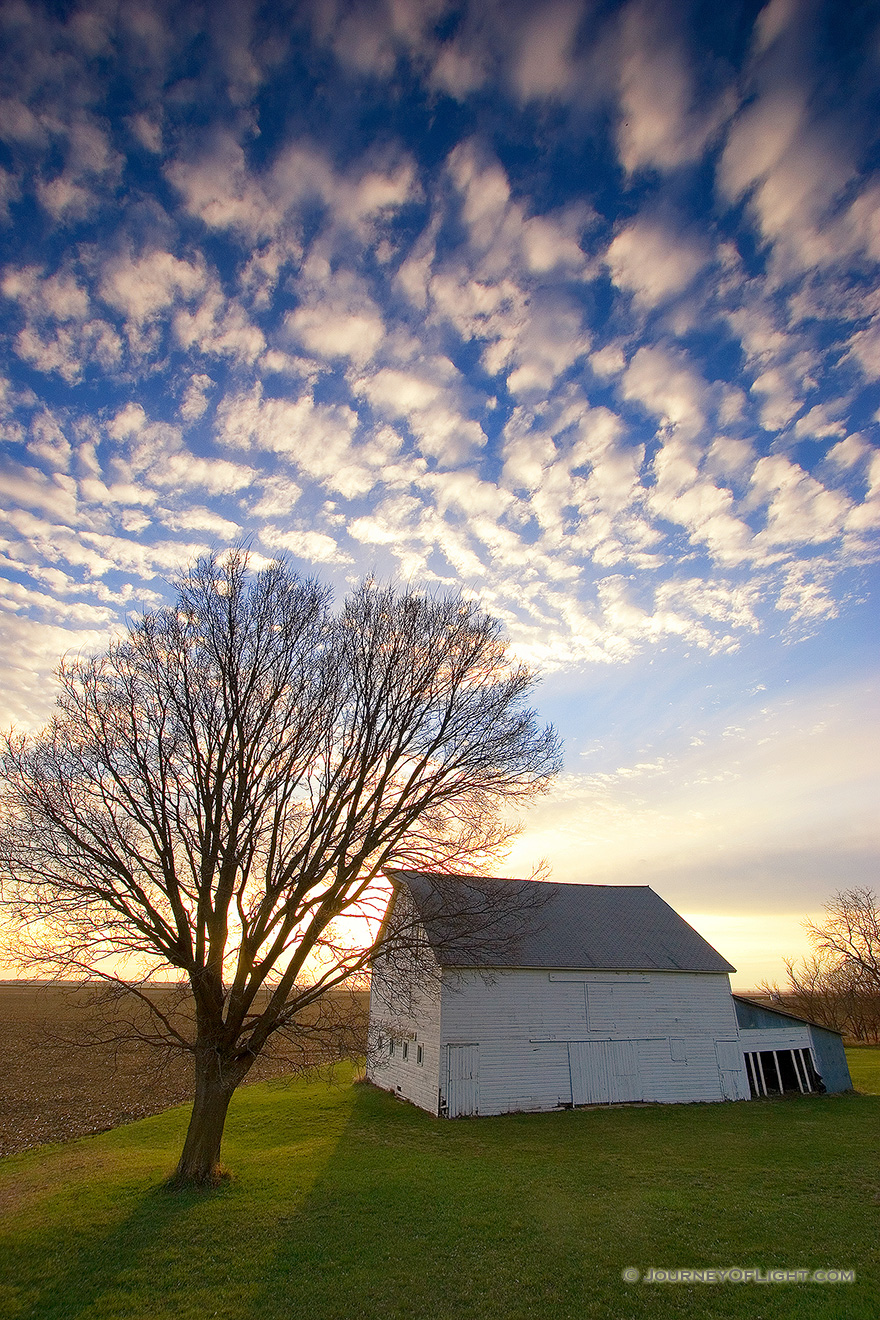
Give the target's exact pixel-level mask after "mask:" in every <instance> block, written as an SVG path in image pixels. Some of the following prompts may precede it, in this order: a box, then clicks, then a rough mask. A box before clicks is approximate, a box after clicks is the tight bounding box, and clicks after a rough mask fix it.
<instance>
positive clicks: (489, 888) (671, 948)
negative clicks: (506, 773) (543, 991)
mask: <svg viewBox="0 0 880 1320" xmlns="http://www.w3.org/2000/svg"><path fill="white" fill-rule="evenodd" d="M388 874H389V879H391V880H392V881H394V883H395V884H397V885H401V884H402V885H405V886H406V888H407V890H408V891H409V893H410V894H411V895H412V898H413V902H414V903H415V906H416V910H417V912H418V916H419V918H420V920H421V923H422V925H423V926H424V928H425V931H426V934H427V938H428V942H429V944H430V945H431V947H432V949H433V951H434V953H435V955H436V957H437V960H438V962H439V963H440V965H441V966H444V967H540V968H555V969H557V970H560V971H565V970H569V971H573V970H597V971H664V972H732V971H735V970H736V969H735V968H734V967H732V966H731V965H730V963H729V962H727V961H726V959H724V958H722V957H721V955H720V953H718V952H717V951H716V950H715V949H713V948H712V946H711V944H709V943H708V942H707V941H706V940H704V939H703V937H702V935H698V934H697V932H696V931H695V930H694V929H693V927H692V926H689V925H688V923H687V922H686V921H685V920H684V918H683V917H680V916H679V915H678V913H677V912H676V911H675V910H674V909H673V908H671V907H670V906H669V904H668V903H664V901H663V899H662V898H661V897H660V896H659V894H655V893H654V891H653V889H651V888H650V887H649V886H648V885H573V884H557V883H554V882H551V881H546V880H502V879H492V880H487V879H484V878H478V877H474V876H452V875H433V874H430V873H428V872H426V871H402V870H399V871H391V872H389V873H388Z"/></svg>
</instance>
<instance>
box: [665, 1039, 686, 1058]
mask: <svg viewBox="0 0 880 1320" xmlns="http://www.w3.org/2000/svg"><path fill="white" fill-rule="evenodd" d="M669 1057H670V1058H671V1060H672V1062H673V1063H687V1061H688V1056H687V1049H686V1048H685V1043H684V1040H683V1039H682V1037H681V1036H673V1037H672V1038H671V1040H670V1041H669Z"/></svg>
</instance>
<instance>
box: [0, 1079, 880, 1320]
mask: <svg viewBox="0 0 880 1320" xmlns="http://www.w3.org/2000/svg"><path fill="white" fill-rule="evenodd" d="M872 1125H876V1126H877V1127H878V1128H880V1100H878V1099H876V1098H874V1097H857V1096H856V1097H839V1098H838V1097H832V1098H827V1097H822V1098H812V1097H805V1098H800V1099H798V1100H795V1101H792V1102H791V1103H789V1102H780V1103H779V1104H775V1105H770V1104H768V1105H749V1104H745V1103H744V1104H742V1105H729V1106H728V1105H725V1106H722V1105H705V1106H699V1105H695V1106H656V1107H653V1106H652V1107H647V1108H638V1109H636V1108H626V1107H621V1108H616V1109H611V1108H609V1109H603V1110H598V1109H597V1110H591V1111H586V1112H585V1111H567V1112H561V1113H552V1114H543V1115H537V1114H535V1115H511V1116H508V1117H504V1118H487V1119H477V1120H473V1121H461V1122H448V1121H444V1120H437V1119H432V1118H430V1117H429V1116H428V1115H426V1114H424V1113H422V1112H421V1111H419V1110H416V1109H414V1108H412V1107H411V1106H407V1105H405V1104H401V1103H400V1102H398V1101H395V1100H394V1099H393V1098H392V1097H391V1096H389V1095H387V1094H385V1093H382V1092H378V1091H376V1090H374V1089H373V1088H371V1087H368V1086H355V1087H347V1086H337V1087H332V1088H331V1087H328V1086H326V1084H311V1083H310V1084H308V1085H306V1084H300V1083H294V1084H293V1085H291V1086H289V1087H285V1086H284V1085H282V1084H279V1083H273V1084H270V1085H269V1086H267V1087H265V1088H259V1090H258V1089H257V1088H254V1090H253V1091H252V1092H251V1094H250V1095H249V1096H248V1097H247V1099H246V1100H245V1099H243V1100H242V1102H241V1104H240V1107H239V1108H238V1110H234V1111H233V1112H232V1113H231V1115H230V1127H229V1132H228V1134H227V1135H228V1144H227V1146H226V1149H225V1151H224V1158H225V1159H226V1161H227V1163H228V1164H229V1165H230V1166H231V1167H232V1169H233V1171H234V1174H235V1177H234V1179H233V1181H231V1182H228V1183H226V1184H224V1185H223V1186H222V1187H220V1188H218V1189H217V1190H215V1191H212V1192H208V1193H205V1192H186V1191H182V1192H177V1193H169V1192H168V1191H165V1190H164V1189H161V1188H159V1187H155V1186H154V1187H152V1188H147V1187H146V1186H145V1182H146V1180H147V1179H148V1178H150V1177H151V1176H155V1172H154V1173H153V1174H152V1175H151V1170H150V1168H148V1167H147V1165H146V1163H144V1162H143V1150H144V1146H145V1143H148V1142H149V1141H150V1140H151V1139H152V1140H154V1139H155V1137H156V1134H157V1131H158V1129H156V1130H154V1131H152V1132H151V1131H149V1130H147V1131H145V1132H144V1133H143V1135H141V1136H140V1137H139V1139H138V1141H136V1140H135V1137H136V1135H137V1134H136V1132H135V1130H134V1129H131V1130H129V1132H128V1134H111V1139H107V1140H106V1144H104V1141H105V1139H100V1143H99V1144H98V1145H96V1146H95V1147H93V1148H91V1149H94V1151H95V1152H96V1153H97V1152H103V1158H105V1159H109V1158H110V1157H111V1156H112V1157H113V1158H114V1159H115V1161H116V1166H115V1167H116V1173H115V1175H114V1176H112V1177H111V1176H110V1175H109V1174H107V1175H105V1174H104V1173H103V1172H101V1173H99V1174H96V1173H95V1172H93V1173H92V1174H91V1175H90V1176H89V1177H88V1178H82V1179H81V1180H80V1181H79V1182H76V1183H74V1182H71V1184H70V1186H71V1188H72V1191H71V1193H70V1194H69V1195H68V1192H67V1189H66V1188H65V1189H64V1198H62V1197H61V1196H60V1195H55V1196H54V1198H52V1199H51V1201H49V1200H47V1201H46V1203H45V1206H40V1207H38V1208H37V1209H36V1210H33V1209H32V1211H31V1212H29V1215H28V1217H27V1218H26V1222H25V1221H23V1222H22V1223H21V1224H20V1225H19V1224H16V1223H14V1222H13V1223H12V1224H11V1225H10V1227H11V1228H12V1230H13V1231H12V1232H11V1233H10V1235H9V1236H10V1239H11V1247H12V1249H11V1251H10V1253H9V1254H8V1256H7V1260H6V1262H5V1266H3V1267H0V1269H2V1271H3V1273H4V1274H5V1276H6V1278H7V1279H9V1280H12V1281H14V1282H13V1283H12V1284H11V1285H7V1294H6V1295H7V1297H8V1298H9V1300H10V1302H11V1303H12V1304H11V1305H8V1306H7V1307H6V1310H5V1311H4V1312H3V1313H4V1320H148V1317H149V1320H203V1318H204V1317H215V1316H216V1317H217V1318H218V1320H404V1318H407V1320H424V1318H426V1317H430V1318H431V1320H447V1317H449V1320H451V1318H452V1317H461V1316H467V1317H468V1318H469V1320H526V1318H531V1317H536V1318H537V1317H540V1318H541V1320H608V1318H609V1317H612V1316H613V1317H616V1318H618V1317H623V1316H626V1317H632V1320H642V1318H643V1317H644V1320H648V1318H649V1317H650V1320H667V1317H669V1318H672V1317H675V1318H676V1320H679V1318H689V1317H694V1320H696V1317H700V1320H703V1318H704V1317H705V1318H707V1320H708V1318H709V1317H713V1318H714V1317H718V1318H719V1320H725V1318H727V1317H731V1318H733V1317H737V1318H739V1317H741V1318H743V1320H745V1318H746V1317H748V1320H754V1317H755V1315H758V1314H759V1315H761V1316H762V1317H763V1320H788V1317H794V1316H803V1315H805V1314H809V1315H810V1317H811V1320H862V1317H865V1320H867V1317H869V1316H870V1317H872V1320H873V1317H874V1316H876V1315H880V1294H878V1292H877V1289H876V1277H877V1265H876V1243H877V1239H876V1234H875V1232H874V1231H873V1230H872V1228H871V1226H870V1223H869V1212H870V1207H869V1205H868V1202H869V1201H870V1200H871V1196H872V1195H873V1192H874V1191H876V1150H872V1149H871V1146H872V1141H871V1140H869V1137H870V1136H871V1134H872V1133H873V1132H874V1130H875V1129H874V1126H872ZM159 1135H160V1136H161V1139H162V1151H163V1159H164V1154H165V1153H167V1154H168V1155H169V1156H170V1155H171V1153H172V1152H171V1143H172V1142H173V1141H176V1136H175V1135H174V1134H173V1133H172V1131H171V1127H170V1126H169V1127H167V1128H165V1129H164V1130H163V1131H162V1132H161V1133H159ZM873 1145H875V1146H876V1140H874V1141H873ZM88 1149H90V1147H87V1146H86V1145H85V1144H84V1146H83V1151H84V1152H85V1151H87V1150H88ZM154 1149H155V1147H154ZM138 1152H140V1153H141V1159H142V1162H141V1164H140V1166H139V1167H135V1166H134V1165H133V1164H132V1161H133V1160H135V1159H136V1157H137V1155H138ZM170 1163H171V1160H170V1158H169V1164H170ZM153 1167H154V1169H155V1164H154V1166H153ZM41 1168H42V1166H41ZM872 1180H873V1181H872ZM75 1196H80V1197H81V1199H82V1205H83V1211H82V1214H79V1213H78V1211H77V1206H76V1204H75V1203H72V1197H75ZM872 1253H873V1254H872ZM872 1259H873V1260H874V1265H873V1266H871V1264H870V1262H871V1260H872ZM627 1266H630V1267H632V1266H634V1267H636V1268H638V1269H641V1270H644V1269H647V1268H649V1267H651V1266H653V1267H655V1268H661V1269H668V1268H713V1267H718V1268H729V1267H731V1266H741V1267H759V1268H764V1269H769V1268H801V1267H804V1266H807V1267H810V1268H820V1267H825V1268H832V1267H835V1266H837V1267H844V1268H847V1267H854V1268H855V1269H856V1270H857V1271H858V1273H859V1284H858V1286H857V1287H849V1288H847V1287H837V1288H833V1289H832V1288H826V1289H822V1288H816V1287H812V1288H802V1287H797V1286H791V1287H775V1288H770V1287H766V1288H762V1289H760V1290H759V1293H756V1292H755V1288H754V1287H747V1286H741V1287H734V1286H722V1287H715V1288H710V1287H705V1286H704V1287H698V1286H692V1285H682V1286H673V1287H670V1286H667V1287H665V1288H664V1287H663V1286H659V1287H658V1286H654V1287H650V1286H645V1285H641V1284H639V1285H638V1286H633V1285H626V1284H624V1282H623V1281H622V1279H621V1271H622V1269H623V1268H625V1267H627ZM0 1311H3V1303H2V1302H0Z"/></svg>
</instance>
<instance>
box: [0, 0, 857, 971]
mask: <svg viewBox="0 0 880 1320" xmlns="http://www.w3.org/2000/svg"><path fill="white" fill-rule="evenodd" d="M0 25H2V33H0V46H2V49H3V50H4V52H5V54H4V56H3V88H2V99H0V202H2V205H3V208H4V211H5V226H4V227H3V228H2V230H0V242H2V245H3V252H2V270H0V291H2V308H3V320H2V341H0V342H2V353H3V361H2V363H0V403H2V426H3V464H2V484H3V494H4V499H3V509H4V514H3V525H2V531H0V554H2V579H3V580H2V585H0V608H2V611H3V627H2V641H0V647H2V664H3V670H4V683H3V695H2V701H0V705H2V707H3V711H2V722H4V723H6V724H8V723H10V722H12V721H15V722H16V723H18V724H19V725H22V726H27V727H36V726H38V725H39V724H41V723H42V722H43V721H44V719H45V718H46V717H47V715H48V714H50V713H51V703H52V687H51V681H50V677H49V676H50V675H51V671H52V669H53V667H54V665H55V664H56V662H57V659H58V656H59V655H60V654H61V653H62V652H63V651H67V650H71V649H73V650H77V649H81V648H86V649H89V648H95V647H102V646H104V645H105V644H106V642H107V639H108V638H109V636H110V635H111V634H112V633H113V632H114V630H116V629H118V628H119V627H120V626H123V625H124V623H125V620H126V618H127V617H129V616H130V614H131V613H132V612H135V613H136V612H138V611H139V610H142V609H144V608H150V607H152V606H155V605H157V604H160V603H161V602H162V601H164V600H166V599H168V598H169V587H168V585H167V584H168V580H169V578H170V577H171V576H172V575H173V572H174V570H175V568H176V567H178V566H179V565H181V564H184V563H186V562H187V561H188V560H190V559H191V558H192V557H193V556H195V555H196V554H198V553H199V552H201V551H204V550H207V549H212V548H214V549H216V548H221V547H223V546H224V545H227V544H230V543H232V542H234V541H237V540H239V539H241V538H243V537H244V538H248V539H249V540H250V542H251V544H252V547H253V551H254V555H255V558H256V560H257V562H259V560H260V557H261V556H263V557H265V558H271V557H272V556H274V555H277V554H279V553H282V552H283V553H285V554H287V555H289V556H291V557H292V558H293V560H294V561H295V563H296V564H297V565H298V566H300V567H302V568H303V569H305V570H308V571H312V570H314V571H316V572H318V573H319V574H320V575H321V576H322V578H324V579H325V580H326V581H329V582H331V583H332V584H333V585H334V586H335V587H336V588H337V590H338V592H339V593H342V592H344V590H345V589H346V587H347V586H348V585H349V584H351V583H353V582H355V581H357V580H358V579H359V578H360V577H362V576H363V575H364V574H365V573H368V572H372V573H375V574H377V575H378V576H379V577H380V578H383V579H389V578H396V579H402V580H405V581H410V582H418V583H421V584H427V585H428V586H433V587H436V588H438V589H442V588H461V589H463V590H464V591H466V592H468V593H472V594H474V595H476V596H478V597H479V598H480V599H481V600H482V601H483V602H484V604H485V605H486V607H487V608H488V609H489V610H490V611H491V612H492V613H494V614H495V615H497V616H498V617H500V618H501V619H502V620H503V622H504V625H505V627H506V629H507V631H508V633H509V635H510V637H511V639H512V641H513V644H514V646H515V648H516V650H517V652H518V653H519V654H520V655H522V656H523V657H525V658H526V659H528V660H529V661H530V662H532V663H534V664H535V665H536V666H537V668H538V669H539V671H540V673H541V675H542V679H541V685H540V687H539V689H538V697H537V700H538V705H539V708H540V710H541V713H542V714H544V715H546V717H548V718H552V719H553V720H554V722H555V723H556V724H557V725H558V727H559V729H560V731H561V733H562V734H563V736H564V738H565V742H566V770H565V774H564V775H563V776H562V778H561V779H560V781H559V783H558V784H557V786H556V788H555V789H554V792H553V794H552V796H551V797H550V798H548V799H547V800H545V801H544V802H542V804H541V805H540V806H539V807H537V808H536V809H535V810H534V811H533V812H532V813H531V814H530V816H529V818H528V822H527V828H526V833H525V834H524V836H523V838H522V840H521V841H520V843H519V844H518V845H517V848H516V851H515V853H514V855H513V858H512V860H511V862H510V864H509V866H508V868H507V869H508V870H510V869H517V870H520V871H527V869H528V867H529V866H531V864H532V863H533V862H534V861H536V860H537V859H538V858H539V857H540V856H542V855H543V856H546V857H547V859H548V860H549V861H550V863H551V865H552V866H553V873H554V875H555V876H556V877H557V878H559V879H570V880H584V881H589V880H595V881H603V882H604V881H608V882H615V883H649V884H652V885H654V887H655V888H656V889H658V891H659V892H660V893H661V894H662V895H663V896H664V897H665V898H666V899H667V900H668V901H669V902H671V903H672V904H673V905H674V906H676V907H677V908H678V909H679V910H681V911H683V912H684V913H686V914H688V915H690V916H691V917H692V919H694V920H695V922H696V923H697V924H699V925H700V929H701V930H703V932H704V933H705V934H707V935H708V936H709V938H711V939H714V941H715V942H716V943H717V944H718V945H719V947H720V948H721V950H722V952H724V953H725V954H726V956H728V957H730V958H731V960H732V961H734V962H735V963H737V964H738V965H739V967H740V969H741V974H740V976H739V978H738V983H739V984H740V985H746V984H749V983H751V982H752V981H754V980H755V979H756V978H757V977H759V976H761V975H764V974H765V973H768V972H769V973H771V974H778V972H779V971H780V970H781V962H780V955H781V954H784V953H797V952H799V951H800V950H801V948H802V947H803V944H804V941H803V936H802V932H801V930H800V927H799V922H800V920H801V918H802V916H803V915H804V914H805V913H808V912H810V913H817V912H818V911H819V910H820V909H821V906H822V903H823V902H824V901H825V900H826V898H828V897H829V896H830V894H831V892H832V891H833V890H834V889H836V888H839V887H841V886H845V885H850V884H865V883H870V882H871V881H872V880H873V877H874V876H875V875H876V863H877V853H878V838H877V831H876V824H875V820H876V815H877V812H876V802H877V779H878V775H877V770H878V767H877V755H878V753H877V748H878V746H880V737H878V729H877V700H876V685H875V679H876V658H877V627H876V613H877V607H876V598H875V587H876V580H877V566H876V565H877V528H878V523H880V455H878V452H877V449H878V430H877V422H878V410H880V387H878V380H877V377H878V367H880V318H878V311H880V292H878V288H880V284H878V266H880V178H878V172H877V166H878V161H880V150H878V125H880V115H878V109H880V105H878V90H880V68H878V66H880V30H878V15H877V11H876V9H875V8H874V6H872V5H868V4H851V5H841V4H839V3H827V4H821V3H800V2H799V0H770V3H769V4H766V5H763V6H762V5H761V4H730V5H708V4H705V3H703V4H686V3H669V4H664V3H659V2H658V0H650V2H647V0H641V2H639V0H630V2H629V3H625V4H603V3H596V4H589V3H576V4H572V3H565V2H562V0H552V2H542V0H531V2H530V3H511V0H505V3H496V2H495V0H479V2H477V0H474V2H473V3H471V4H451V3H446V0H421V3H415V0H384V3H382V2H380V0H376V2H375V3H374V2H370V3H363V4H352V3H341V2H340V3H336V2H335V0H313V2H312V3H304V4H293V5H289V6H285V5H282V4H273V5H271V6H259V5H256V4H248V3H245V2H244V0H235V3H230V4H228V5H226V4H222V3H211V4H209V5H196V4H174V5H172V4H170V3H169V4H161V3H152V4H151V3H148V2H146V0H145V2H144V3H134V2H133V0H126V2H125V3H118V4H114V3H111V2H110V0H105V2H104V3H94V4H83V5H73V4H71V5H65V4H52V5H40V4H36V3H23V2H19V3H15V2H10V3H7V4H6V5H5V6H4V7H3V9H2V11H0ZM736 979H737V978H735V980H736Z"/></svg>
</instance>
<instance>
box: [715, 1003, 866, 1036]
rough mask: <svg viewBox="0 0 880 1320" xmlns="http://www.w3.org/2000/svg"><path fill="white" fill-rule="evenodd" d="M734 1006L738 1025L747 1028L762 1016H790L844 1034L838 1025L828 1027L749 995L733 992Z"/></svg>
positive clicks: (792, 1019)
mask: <svg viewBox="0 0 880 1320" xmlns="http://www.w3.org/2000/svg"><path fill="white" fill-rule="evenodd" d="M730 997H731V999H732V1000H733V1007H734V1010H735V1012H736V1021H737V1025H738V1026H739V1027H740V1028H741V1029H743V1030H747V1029H748V1028H749V1027H754V1025H755V1022H756V1020H759V1019H760V1018H761V1017H764V1016H767V1017H776V1018H788V1019H789V1020H790V1021H791V1022H803V1024H804V1026H807V1027H818V1029H819V1030H820V1031H830V1032H832V1033H833V1035H835V1036H843V1034H844V1033H843V1032H842V1031H839V1030H838V1029H837V1027H826V1026H825V1024H824V1023H822V1022H816V1021H815V1020H814V1019H813V1018H805V1017H801V1016H800V1014H799V1013H789V1012H788V1010H787V1009H785V1008H777V1007H776V1005H775V1004H762V1003H761V1001H760V1000H759V999H749V997H748V995H735V994H731V996H730Z"/></svg>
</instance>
